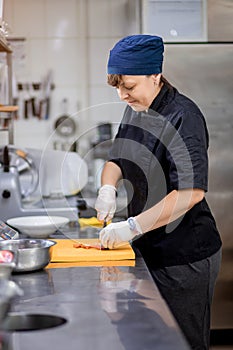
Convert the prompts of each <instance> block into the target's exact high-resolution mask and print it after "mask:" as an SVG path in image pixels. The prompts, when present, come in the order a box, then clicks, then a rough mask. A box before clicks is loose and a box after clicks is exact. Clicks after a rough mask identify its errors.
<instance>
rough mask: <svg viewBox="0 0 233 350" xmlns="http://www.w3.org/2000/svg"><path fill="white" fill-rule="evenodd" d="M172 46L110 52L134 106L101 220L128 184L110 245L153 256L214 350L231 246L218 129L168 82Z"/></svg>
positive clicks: (195, 330) (135, 41)
mask: <svg viewBox="0 0 233 350" xmlns="http://www.w3.org/2000/svg"><path fill="white" fill-rule="evenodd" d="M163 51H164V46H163V41H162V39H161V38H160V37H158V36H151V35H132V36H128V37H125V38H123V39H122V40H120V41H119V42H118V43H117V44H116V45H115V46H114V47H113V49H112V50H111V51H110V56H109V60H108V83H109V84H110V85H111V86H114V87H115V88H116V89H117V92H118V95H119V98H120V99H121V100H122V101H124V102H126V103H127V106H126V109H125V112H124V116H123V119H122V121H121V124H120V126H119V130H118V133H117V135H116V137H115V140H114V142H113V146H112V149H111V152H110V158H109V161H108V162H106V164H105V166H104V169H103V172H102V179H101V181H102V187H101V188H100V190H99V194H98V198H97V201H96V205H95V208H96V210H97V215H98V219H99V220H109V219H111V218H112V217H113V216H114V213H115V210H116V193H117V185H118V183H119V180H121V179H124V180H125V183H126V190H127V198H128V215H129V218H128V220H126V221H120V222H116V223H111V224H110V225H108V226H107V227H105V228H104V229H102V230H101V232H100V240H101V243H102V244H103V246H104V247H106V248H110V249H114V248H116V247H118V246H120V245H122V244H124V242H127V241H130V242H131V241H132V246H133V247H134V248H137V249H138V250H139V251H140V253H141V255H142V256H143V258H144V260H145V262H146V264H147V266H148V268H149V270H150V273H151V274H152V276H153V279H154V281H155V282H156V285H157V286H158V288H159V290H160V292H161V294H162V296H163V297H164V299H165V300H166V301H167V304H168V305H169V307H170V309H171V311H172V312H173V314H174V316H175V318H176V320H177V322H178V324H179V326H180V328H181V329H182V331H183V333H184V335H185V336H186V338H187V340H188V342H189V343H190V345H191V347H192V349H208V347H209V330H210V308H211V301H212V297H213V291H214V285H215V281H216V278H217V274H218V271H219V267H220V261H221V239H220V236H219V233H218V230H217V228H216V225H215V221H214V218H213V216H212V214H211V211H210V209H209V207H208V204H207V202H206V199H205V192H206V191H207V183H208V156H207V149H208V131H207V127H206V123H205V119H204V117H203V115H202V113H201V111H200V110H199V108H198V107H197V106H196V105H195V103H194V102H193V101H191V100H190V99H189V98H187V97H185V96H184V95H182V94H180V93H179V92H178V91H177V89H175V88H174V87H173V86H171V85H170V84H169V83H168V81H167V80H166V79H165V78H164V77H163V75H162V63H163Z"/></svg>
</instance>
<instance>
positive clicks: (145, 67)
mask: <svg viewBox="0 0 233 350" xmlns="http://www.w3.org/2000/svg"><path fill="white" fill-rule="evenodd" d="M163 52H164V46H163V40H162V38H160V37H158V36H153V35H130V36H127V37H125V38H123V39H121V40H120V41H118V42H117V43H116V45H115V46H114V47H113V49H112V50H111V51H110V55H109V60H108V74H122V75H150V74H158V73H161V72H162V65H163Z"/></svg>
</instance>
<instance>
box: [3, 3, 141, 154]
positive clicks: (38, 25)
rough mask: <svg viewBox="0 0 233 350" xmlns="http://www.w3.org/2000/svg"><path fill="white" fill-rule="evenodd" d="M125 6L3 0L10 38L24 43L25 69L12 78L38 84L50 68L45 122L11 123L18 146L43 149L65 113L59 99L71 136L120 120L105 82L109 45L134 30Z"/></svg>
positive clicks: (135, 25) (135, 26) (117, 106)
mask: <svg viewBox="0 0 233 350" xmlns="http://www.w3.org/2000/svg"><path fill="white" fill-rule="evenodd" d="M136 3H137V1H135V4H136ZM128 5H129V1H127V0H67V1H64V0H40V1H38V0H5V2H4V19H5V21H7V22H8V24H9V26H10V29H11V34H10V36H11V37H21V38H22V37H23V38H25V39H26V41H25V53H26V57H25V60H24V66H23V67H22V68H21V69H18V70H15V76H16V79H17V80H18V81H20V82H28V83H31V82H38V81H41V79H42V78H43V77H44V76H45V75H46V73H47V72H48V70H50V69H52V72H53V79H54V84H55V89H54V90H53V91H52V92H51V110H50V116H49V119H48V120H46V121H43V120H37V119H36V118H35V117H34V118H33V120H32V119H29V120H19V121H16V123H15V144H16V145H17V146H20V147H24V146H29V145H30V147H35V148H43V147H44V145H45V144H46V142H47V141H48V139H49V137H50V136H51V133H52V132H53V125H54V121H55V120H56V119H57V117H58V116H60V115H61V114H63V113H64V111H63V109H62V99H63V98H67V99H68V109H67V111H66V112H68V113H69V114H70V115H71V116H72V117H73V118H74V119H75V121H76V124H77V127H78V128H77V134H76V137H80V135H83V134H86V133H87V131H88V130H89V129H90V128H92V127H93V126H94V125H96V124H97V123H98V122H100V121H109V122H113V123H114V122H118V121H119V120H120V117H121V112H122V110H123V106H122V104H121V103H120V104H115V105H114V108H112V103H113V102H119V100H118V98H117V95H116V91H115V90H114V89H113V88H111V87H109V86H108V85H107V84H106V63H107V58H108V53H109V50H110V49H111V47H112V46H113V45H114V43H115V42H116V41H117V40H118V39H119V38H121V37H122V36H125V35H128V34H133V33H136V32H138V30H139V29H138V28H139V23H136V22H135V23H133V22H132V8H131V12H130V13H129V7H128ZM131 6H132V2H131ZM129 18H130V22H129ZM128 28H130V29H128ZM21 96H22V93H21ZM81 143H82V142H81ZM84 143H85V142H84Z"/></svg>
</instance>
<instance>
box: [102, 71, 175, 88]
mask: <svg viewBox="0 0 233 350" xmlns="http://www.w3.org/2000/svg"><path fill="white" fill-rule="evenodd" d="M147 76H148V77H149V76H150V75H147ZM122 80H123V79H122V75H121V74H108V76H107V83H108V84H109V85H111V86H113V87H116V88H117V87H118V86H119V85H120V84H121V82H122ZM160 83H164V84H166V85H167V86H169V87H171V84H170V83H169V81H168V80H167V79H166V78H165V77H164V76H163V75H161V79H160Z"/></svg>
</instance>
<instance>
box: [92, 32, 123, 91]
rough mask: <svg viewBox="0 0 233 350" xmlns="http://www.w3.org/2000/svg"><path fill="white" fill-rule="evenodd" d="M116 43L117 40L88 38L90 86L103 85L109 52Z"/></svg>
mask: <svg viewBox="0 0 233 350" xmlns="http://www.w3.org/2000/svg"><path fill="white" fill-rule="evenodd" d="M117 41H118V38H90V39H89V40H88V50H89V72H90V79H89V82H90V84H101V85H103V84H105V83H106V74H107V62H108V56H109V52H110V50H111V49H112V47H113V46H114V44H115V43H116V42H117Z"/></svg>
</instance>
